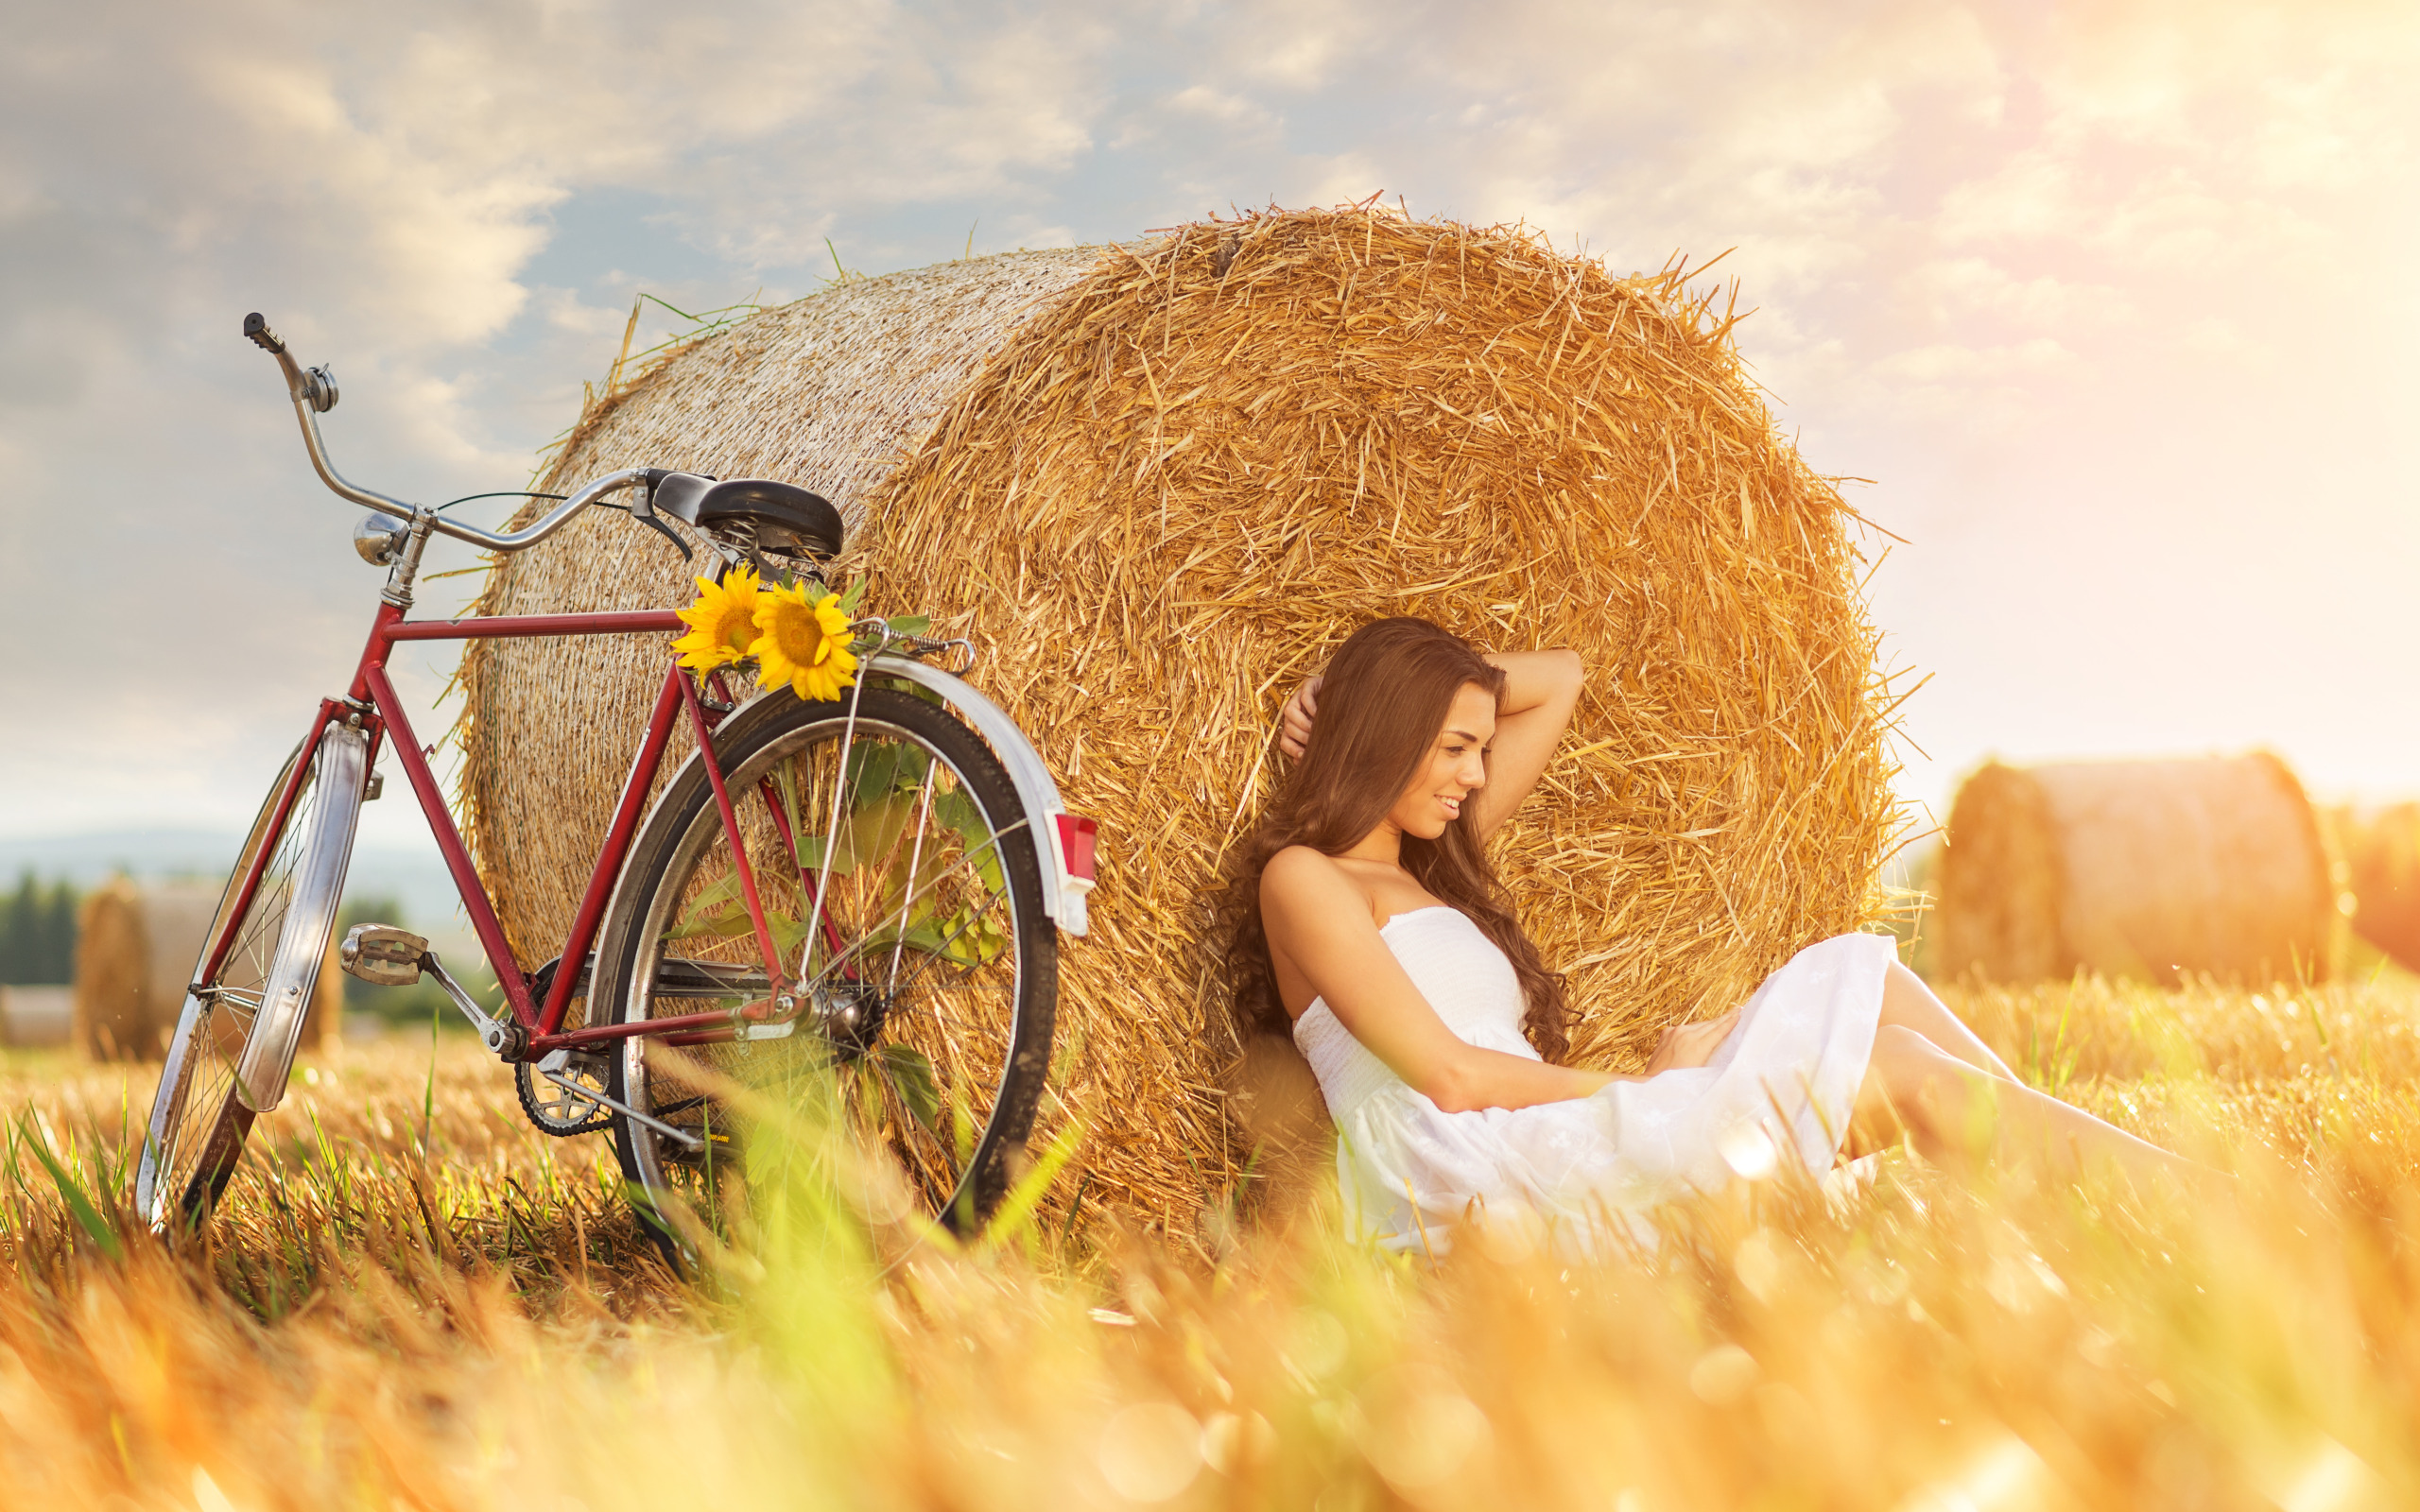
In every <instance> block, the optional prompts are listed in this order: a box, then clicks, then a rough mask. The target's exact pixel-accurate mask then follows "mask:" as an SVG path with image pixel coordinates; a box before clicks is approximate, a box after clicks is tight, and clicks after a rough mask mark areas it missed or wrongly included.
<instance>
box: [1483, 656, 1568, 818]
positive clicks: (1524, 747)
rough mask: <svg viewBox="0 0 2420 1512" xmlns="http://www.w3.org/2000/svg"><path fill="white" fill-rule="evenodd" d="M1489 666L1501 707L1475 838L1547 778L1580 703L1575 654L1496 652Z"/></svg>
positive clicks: (1497, 715)
mask: <svg viewBox="0 0 2420 1512" xmlns="http://www.w3.org/2000/svg"><path fill="white" fill-rule="evenodd" d="M1487 660H1488V661H1489V662H1492V663H1494V664H1495V665H1496V666H1499V667H1502V668H1503V669H1504V679H1505V682H1506V684H1507V686H1506V687H1505V690H1504V702H1503V703H1502V704H1500V705H1498V706H1497V708H1496V711H1495V741H1494V742H1493V743H1492V744H1491V745H1490V746H1489V747H1488V752H1487V785H1486V786H1485V787H1483V788H1481V789H1479V792H1478V810H1477V813H1476V817H1477V819H1478V833H1479V836H1480V838H1482V839H1484V838H1486V837H1487V836H1488V835H1491V834H1494V833H1495V831H1496V827H1497V826H1499V825H1501V824H1502V823H1503V822H1504V821H1505V820H1507V819H1509V818H1511V817H1512V816H1513V810H1514V809H1517V808H1519V807H1520V806H1521V800H1522V799H1526V798H1528V797H1529V796H1530V789H1531V788H1533V787H1535V786H1537V785H1538V779H1539V778H1540V777H1543V776H1545V775H1546V769H1547V763H1548V762H1550V761H1552V760H1554V748H1555V746H1556V745H1557V744H1558V743H1560V742H1561V741H1562V739H1563V731H1564V727H1565V726H1566V725H1568V724H1570V723H1571V711H1572V708H1573V706H1574V705H1576V704H1578V703H1579V702H1580V675H1581V674H1580V653H1579V652H1577V651H1564V650H1555V651H1497V652H1495V653H1493V654H1491V655H1490V656H1489V657H1488V659H1487Z"/></svg>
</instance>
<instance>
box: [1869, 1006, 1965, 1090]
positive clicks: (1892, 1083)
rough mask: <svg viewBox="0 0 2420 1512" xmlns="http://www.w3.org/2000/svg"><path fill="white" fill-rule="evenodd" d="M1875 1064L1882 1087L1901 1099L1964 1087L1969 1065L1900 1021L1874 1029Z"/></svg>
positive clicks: (1876, 1073)
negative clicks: (1899, 1022)
mask: <svg viewBox="0 0 2420 1512" xmlns="http://www.w3.org/2000/svg"><path fill="white" fill-rule="evenodd" d="M1873 1068H1874V1073H1875V1075H1876V1079H1877V1080H1879V1081H1880V1082H1881V1084H1882V1090H1883V1091H1885V1092H1886V1093H1888V1094H1889V1095H1890V1096H1891V1097H1893V1099H1895V1100H1898V1101H1901V1102H1906V1101H1910V1100H1912V1099H1914V1098H1917V1097H1922V1096H1926V1095H1934V1096H1938V1095H1940V1093H1941V1092H1942V1091H1944V1090H1945V1089H1946V1088H1952V1087H1962V1086H1963V1085H1964V1082H1965V1074H1966V1072H1967V1071H1968V1069H1969V1068H1968V1067H1967V1065H1966V1063H1965V1062H1964V1061H1962V1060H1960V1059H1959V1058H1958V1057H1956V1056H1953V1055H1951V1054H1950V1053H1949V1052H1948V1051H1946V1050H1944V1049H1942V1048H1941V1046H1939V1045H1937V1044H1935V1043H1933V1042H1932V1041H1931V1040H1927V1039H1926V1038H1925V1037H1924V1035H1923V1034H1922V1033H1921V1032H1919V1031H1918V1030H1915V1029H1911V1028H1910V1027H1908V1026H1907V1025H1905V1024H1897V1023H1886V1024H1884V1025H1882V1026H1881V1027H1880V1028H1878V1029H1876V1031H1875V1032H1874V1059H1873Z"/></svg>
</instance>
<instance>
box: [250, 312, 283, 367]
mask: <svg viewBox="0 0 2420 1512" xmlns="http://www.w3.org/2000/svg"><path fill="white" fill-rule="evenodd" d="M244 335H246V336H248V337H250V338H251V343H252V345H254V346H256V347H258V348H260V349H261V350H262V351H263V352H274V353H276V354H277V355H279V356H281V357H282V356H284V355H285V342H283V341H280V340H279V339H278V338H277V333H276V332H274V331H272V330H270V329H269V328H268V321H267V320H266V319H263V318H261V313H260V312H259V311H258V310H254V311H253V312H252V313H251V314H250V315H248V316H246V317H244Z"/></svg>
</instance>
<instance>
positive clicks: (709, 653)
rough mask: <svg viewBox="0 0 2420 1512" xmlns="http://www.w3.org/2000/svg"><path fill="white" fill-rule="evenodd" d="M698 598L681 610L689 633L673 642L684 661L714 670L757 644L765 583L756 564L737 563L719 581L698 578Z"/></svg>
mask: <svg viewBox="0 0 2420 1512" xmlns="http://www.w3.org/2000/svg"><path fill="white" fill-rule="evenodd" d="M697 584H698V601H697V602H696V603H694V604H692V605H690V606H689V607H688V608H687V609H684V610H681V611H680V613H681V620H682V623H683V624H684V625H686V626H688V627H689V633H688V634H686V635H684V636H683V637H681V639H679V640H677V641H675V642H673V643H672V649H674V650H675V651H678V652H680V653H681V664H682V665H683V666H684V667H687V668H688V669H689V670H690V671H692V672H711V671H713V670H714V669H715V668H717V667H719V666H727V665H729V664H730V663H732V662H737V661H739V660H741V659H742V658H744V657H746V656H747V655H748V654H749V651H750V650H751V648H752V647H753V646H754V645H755V644H756V635H757V630H756V606H757V604H758V602H759V601H760V600H761V599H762V598H763V597H764V588H765V585H764V584H763V583H762V582H760V581H758V580H757V577H756V571H755V569H754V568H752V567H735V568H733V569H732V570H731V571H730V572H728V573H725V574H724V575H723V579H722V581H721V582H719V583H710V582H708V581H706V580H705V579H704V578H702V577H700V578H699V579H697Z"/></svg>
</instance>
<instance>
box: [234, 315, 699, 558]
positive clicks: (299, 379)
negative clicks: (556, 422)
mask: <svg viewBox="0 0 2420 1512" xmlns="http://www.w3.org/2000/svg"><path fill="white" fill-rule="evenodd" d="M244 335H246V336H247V337H248V338H250V339H251V343H252V344H253V345H254V346H256V347H258V348H260V349H261V350H262V351H263V352H268V353H269V355H271V356H273V357H275V358H276V359H277V365H278V367H279V369H282V370H283V371H284V372H285V393H286V397H287V398H289V399H291V400H292V401H293V402H294V415H295V418H296V419H297V420H299V421H302V445H303V447H304V449H305V450H307V451H309V452H310V454H311V466H312V469H313V470H314V471H316V472H318V473H319V474H320V482H322V483H324V484H326V485H327V486H328V488H329V490H330V491H332V492H334V493H335V494H336V495H337V497H338V498H341V499H349V500H351V501H352V502H354V504H358V505H363V506H366V507H369V508H372V509H376V510H378V511H380V512H381V513H385V514H391V515H397V516H400V517H402V518H403V519H406V520H413V521H417V520H419V519H420V518H421V517H423V515H424V516H426V517H427V519H428V522H429V528H430V529H431V530H432V531H434V532H435V533H437V534H438V535H441V536H451V537H453V538H454V539H455V540H457V541H469V542H470V543H471V544H473V545H475V546H484V547H486V548H487V549H488V550H490V551H519V550H521V549H522V548H523V547H525V546H534V545H536V544H537V543H538V542H539V541H544V540H545V539H546V538H547V537H548V536H551V535H553V534H554V533H555V532H556V531H557V530H560V529H562V527H563V526H564V525H565V524H568V523H569V522H570V520H571V517H572V516H574V515H576V514H578V513H579V511H581V510H582V509H585V508H587V507H589V506H590V505H592V504H595V503H596V501H597V500H599V499H601V498H603V497H605V496H606V495H607V494H609V493H618V492H620V491H621V490H624V489H627V488H632V487H638V486H647V485H649V484H650V482H651V480H650V479H649V478H648V470H647V469H646V468H636V467H632V468H624V469H623V470H621V471H620V472H608V473H606V474H605V475H604V476H603V477H601V478H597V479H596V480H595V481H593V482H591V483H589V484H587V485H585V486H584V487H582V488H580V489H579V490H578V491H576V492H574V493H573V494H572V495H571V497H569V498H567V499H565V500H563V501H562V503H561V504H558V505H556V506H555V507H553V508H552V509H549V510H547V511H546V512H545V514H544V515H543V516H541V517H540V518H539V519H537V520H536V521H533V522H532V523H531V524H528V525H526V526H524V527H523V528H521V529H519V530H511V531H496V530H482V529H480V528H479V527H478V526H476V525H472V524H463V523H462V522H461V521H459V520H455V519H452V518H450V517H448V516H445V515H441V514H439V513H437V512H436V511H435V510H433V509H423V508H419V507H414V506H412V505H408V504H406V503H405V502H404V501H402V500H401V499H391V498H389V497H388V496H387V495H386V494H383V493H380V492H378V491H377V490H374V489H365V488H362V487H360V486H359V485H357V484H353V483H348V482H346V481H345V480H344V478H343V477H342V476H341V475H339V474H338V473H337V470H336V466H335V464H334V463H332V462H330V461H329V460H328V450H327V445H326V443H325V442H324V441H322V440H321V439H320V415H321V414H323V413H325V412H326V411H328V410H331V409H334V408H336V406H337V381H336V377H335V375H334V374H333V373H331V372H329V371H328V369H325V368H304V367H302V365H301V364H299V363H297V362H296V361H295V360H294V354H293V352H290V351H288V350H287V349H286V345H285V341H283V340H282V339H280V338H279V336H278V335H277V333H276V332H274V331H271V330H270V329H269V328H268V321H267V320H265V319H263V318H261V316H260V314H259V313H258V312H257V311H256V312H254V313H253V314H251V315H248V316H246V317H244Z"/></svg>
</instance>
